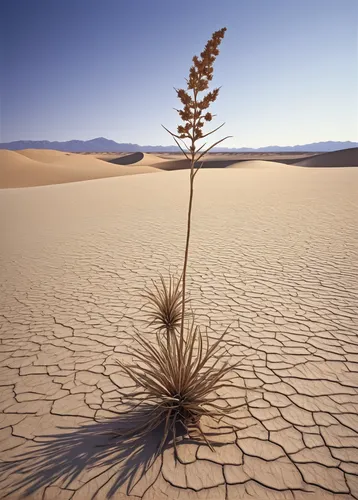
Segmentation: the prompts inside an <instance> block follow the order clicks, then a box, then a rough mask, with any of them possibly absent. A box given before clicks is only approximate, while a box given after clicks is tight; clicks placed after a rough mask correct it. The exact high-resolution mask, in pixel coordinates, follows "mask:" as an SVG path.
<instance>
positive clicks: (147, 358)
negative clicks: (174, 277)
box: [118, 323, 238, 453]
mask: <svg viewBox="0 0 358 500" xmlns="http://www.w3.org/2000/svg"><path fill="white" fill-rule="evenodd" d="M225 334H226V331H225V332H224V333H223V334H222V336H221V337H220V338H219V339H218V340H216V341H215V342H214V343H212V345H210V341H209V337H208V333H207V329H206V334H205V336H204V335H203V334H202V333H201V332H200V330H199V327H198V326H195V325H194V323H191V324H190V325H189V327H188V333H187V335H186V336H185V341H184V342H183V343H182V342H180V339H179V338H178V336H177V334H176V332H174V331H171V332H170V333H169V334H168V335H167V336H166V337H165V338H163V336H161V335H159V334H157V342H156V344H155V343H154V344H153V343H151V342H150V341H149V340H147V339H146V338H144V336H143V335H137V336H136V339H137V342H138V348H136V347H132V352H131V354H132V356H133V359H134V363H133V364H124V363H122V362H120V361H118V364H119V365H120V366H121V368H122V369H123V370H124V371H125V372H126V374H127V375H128V376H129V377H130V378H131V379H132V380H133V381H134V382H135V383H136V385H137V387H138V388H139V391H138V392H137V393H134V394H132V398H133V399H137V398H138V399H140V398H143V402H144V403H145V404H146V407H147V408H148V406H149V407H152V413H151V418H150V419H148V420H147V421H146V422H145V423H144V424H142V425H141V427H134V428H133V429H131V430H130V431H129V432H128V433H127V437H128V435H130V434H131V435H133V436H136V438H138V435H141V434H143V436H144V435H145V434H147V433H148V432H151V431H153V430H154V429H155V428H157V427H158V426H159V425H161V424H164V432H163V437H162V440H161V443H160V445H159V449H158V453H160V452H161V450H162V448H163V446H164V445H165V443H166V442H167V439H168V436H169V435H173V444H174V448H175V450H176V449H177V443H176V434H177V426H181V427H182V429H184V431H185V432H186V433H187V434H189V435H190V432H191V430H193V429H195V430H197V431H198V432H199V435H200V436H201V437H202V438H203V439H204V441H205V442H206V443H207V444H208V446H209V447H210V448H211V449H212V446H211V443H210V441H209V440H208V439H207V437H206V436H205V433H204V432H203V430H202V428H201V425H200V419H201V417H203V416H208V417H210V418H212V419H214V420H216V421H220V419H221V418H223V417H224V416H226V415H228V414H229V413H232V412H233V411H236V410H237V408H238V407H237V406H236V407H228V405H227V406H226V407H223V405H220V404H219V403H220V398H219V397H218V396H213V393H215V391H218V390H219V389H222V388H224V387H227V386H231V378H229V377H228V375H229V372H230V371H232V365H230V364H229V363H228V362H227V361H224V362H223V363H222V362H221V358H222V355H223V354H224V348H223V347H222V343H221V341H222V339H223V338H224V336H225ZM220 363H221V366H219V367H218V365H219V364H220ZM135 408H137V406H135ZM147 411H148V409H147Z"/></svg>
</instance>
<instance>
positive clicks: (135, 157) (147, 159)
mask: <svg viewBox="0 0 358 500" xmlns="http://www.w3.org/2000/svg"><path fill="white" fill-rule="evenodd" d="M107 161H108V163H114V164H116V165H138V166H139V165H143V166H146V167H153V166H154V165H157V164H160V163H166V162H167V161H168V160H166V159H164V158H160V157H159V156H156V155H154V154H149V153H140V152H138V153H130V154H128V155H125V156H118V157H117V158H111V159H110V160H107Z"/></svg>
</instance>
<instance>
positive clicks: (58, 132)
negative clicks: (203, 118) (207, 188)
mask: <svg viewBox="0 0 358 500" xmlns="http://www.w3.org/2000/svg"><path fill="white" fill-rule="evenodd" d="M224 26H226V27H227V30H228V31H227V32H226V36H225V39H224V41H223V42H222V45H221V48H220V55H219V57H218V59H217V61H216V63H215V67H214V79H213V82H212V83H213V86H220V85H222V89H221V93H220V95H219V98H218V100H217V102H216V103H215V104H214V106H213V107H212V111H213V112H214V113H216V114H217V115H218V116H217V118H215V120H214V121H213V122H212V124H214V125H219V124H220V123H221V121H225V122H226V125H225V127H224V128H223V129H222V130H221V131H220V133H221V132H222V131H223V133H224V134H225V135H233V136H234V137H233V138H232V139H230V140H227V141H226V142H225V143H224V144H223V146H227V147H242V146H248V147H259V146H267V145H282V146H286V145H296V144H305V143H311V142H317V141H327V140H334V141H346V140H351V141H357V140H358V38H357V28H358V0H217V1H214V0H22V1H21V0H2V1H1V3H0V84H1V87H0V89H1V94H0V97H1V103H0V104H1V108H0V112H1V124H0V125H1V128H0V142H8V141H14V140H20V139H28V140H40V139H41V140H42V139H43V140H45V139H46V140H60V141H62V140H70V139H82V140H86V139H92V138H94V137H99V136H102V137H106V138H108V139H113V140H115V141H117V142H132V143H137V144H141V145H171V144H173V141H172V138H171V137H170V136H169V135H168V134H167V132H165V131H164V130H163V129H162V128H161V123H163V124H164V125H165V126H167V127H168V128H170V129H172V130H175V129H176V126H177V125H178V123H179V116H178V114H177V113H176V112H175V111H174V110H173V107H178V106H179V104H180V103H179V101H178V100H177V98H176V94H175V92H174V90H173V87H177V88H178V87H179V88H180V87H183V86H184V85H185V81H184V77H186V76H187V75H188V71H189V67H190V65H191V59H192V57H193V55H194V54H198V55H199V54H200V52H201V51H202V49H203V48H204V45H205V43H206V42H207V40H208V39H209V38H210V37H211V34H212V32H213V31H215V30H217V29H220V28H222V27H224ZM212 137H213V138H214V139H215V137H214V136H212Z"/></svg>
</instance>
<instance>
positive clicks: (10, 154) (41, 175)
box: [0, 150, 159, 188]
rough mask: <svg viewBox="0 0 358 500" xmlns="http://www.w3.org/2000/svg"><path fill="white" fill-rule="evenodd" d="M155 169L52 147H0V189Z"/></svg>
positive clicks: (116, 175)
mask: <svg viewBox="0 0 358 500" xmlns="http://www.w3.org/2000/svg"><path fill="white" fill-rule="evenodd" d="M154 172H159V170H158V169H155V168H152V167H150V166H141V165H139V166H137V165H136V166H134V167H131V168H129V167H126V166H117V165H116V166H115V165H111V164H109V163H108V162H105V161H103V160H99V159H97V158H94V157H88V156H82V155H77V154H72V153H62V152H61V151H52V150H24V151H18V152H15V151H8V150H0V188H16V187H31V186H43V185H48V184H63V183H67V182H78V181H85V180H91V179H100V178H104V177H118V176H123V175H133V174H143V173H154Z"/></svg>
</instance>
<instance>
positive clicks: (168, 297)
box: [143, 274, 189, 333]
mask: <svg viewBox="0 0 358 500" xmlns="http://www.w3.org/2000/svg"><path fill="white" fill-rule="evenodd" d="M152 283H153V290H150V289H149V290H146V292H145V293H144V294H143V297H144V298H146V299H147V300H148V306H147V309H146V311H147V317H148V318H149V320H150V323H149V325H150V326H154V327H155V330H156V331H158V332H160V333H169V332H172V331H174V330H175V329H176V328H178V327H179V326H180V321H181V313H182V300H183V298H182V288H181V278H179V279H178V278H176V277H175V276H174V275H171V274H169V279H168V284H167V283H166V281H165V279H164V277H163V276H162V275H160V284H159V285H158V284H157V283H155V282H154V281H153V280H152ZM186 301H187V302H189V299H186Z"/></svg>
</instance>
